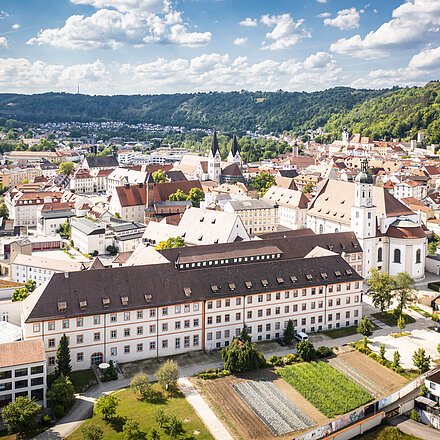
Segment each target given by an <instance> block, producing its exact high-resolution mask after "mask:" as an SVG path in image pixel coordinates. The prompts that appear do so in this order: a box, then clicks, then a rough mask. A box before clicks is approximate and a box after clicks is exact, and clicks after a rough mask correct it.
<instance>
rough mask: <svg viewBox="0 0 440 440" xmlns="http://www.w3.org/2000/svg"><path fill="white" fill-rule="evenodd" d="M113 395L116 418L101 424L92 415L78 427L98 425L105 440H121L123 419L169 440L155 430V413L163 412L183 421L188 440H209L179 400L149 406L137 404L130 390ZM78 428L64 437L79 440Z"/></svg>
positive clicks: (200, 422) (201, 424) (194, 415)
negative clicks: (137, 423) (118, 400)
mask: <svg viewBox="0 0 440 440" xmlns="http://www.w3.org/2000/svg"><path fill="white" fill-rule="evenodd" d="M115 395H116V396H117V397H118V398H119V399H120V403H119V406H118V409H117V417H116V419H114V420H113V421H112V422H111V423H106V422H104V421H103V420H102V419H101V418H100V417H99V416H96V415H94V416H93V417H92V418H91V419H88V420H87V421H85V422H84V423H83V424H82V425H81V427H83V426H86V425H90V424H93V425H98V426H100V427H101V428H102V429H103V431H104V439H105V440H116V439H121V440H123V439H124V434H123V432H122V427H123V425H124V420H125V419H126V418H132V419H134V420H137V421H138V422H139V427H140V429H141V430H142V431H143V432H145V433H149V432H151V430H152V429H153V428H155V429H156V430H157V431H158V432H159V433H160V438H161V440H169V439H171V437H170V436H169V435H167V434H166V433H165V432H164V430H163V429H161V428H159V425H158V424H157V422H156V420H155V415H156V412H157V411H158V410H163V411H164V412H165V413H166V414H169V415H175V416H177V417H178V418H180V419H181V420H183V422H184V423H183V428H184V430H185V434H187V435H188V437H186V438H188V439H190V438H194V439H197V440H212V438H213V437H212V436H211V434H210V433H209V431H208V429H207V428H206V427H205V425H204V424H203V422H202V421H201V420H200V419H199V417H198V416H197V414H196V413H195V412H194V410H193V408H192V406H191V405H190V404H189V403H188V402H187V401H186V400H185V398H184V397H183V396H179V397H170V398H168V399H166V400H165V401H163V402H161V403H149V402H143V401H141V400H138V398H137V396H136V395H135V394H134V393H133V392H132V391H131V390H130V389H124V390H121V391H117V392H116V393H115ZM81 427H80V428H78V429H77V430H76V431H75V432H74V433H73V434H71V435H70V436H69V437H67V438H68V439H69V440H83V436H82V434H81Z"/></svg>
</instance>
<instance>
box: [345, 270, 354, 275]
mask: <svg viewBox="0 0 440 440" xmlns="http://www.w3.org/2000/svg"><path fill="white" fill-rule="evenodd" d="M345 273H346V274H347V275H349V276H350V275H352V274H353V271H352V270H351V269H347V270H346V271H345Z"/></svg>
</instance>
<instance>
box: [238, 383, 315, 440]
mask: <svg viewBox="0 0 440 440" xmlns="http://www.w3.org/2000/svg"><path fill="white" fill-rule="evenodd" d="M233 388H234V389H235V391H237V393H238V394H239V395H240V397H241V398H242V399H243V400H244V401H245V402H246V403H247V404H248V405H249V406H250V407H251V408H252V410H253V411H254V412H255V414H257V416H258V417H259V418H260V419H261V420H262V421H263V422H264V423H265V424H266V425H267V426H268V427H269V429H270V430H271V431H272V432H273V433H274V434H275V435H283V434H287V433H289V432H292V431H299V430H303V429H306V428H309V427H311V426H313V425H314V421H313V420H311V419H310V418H309V417H307V415H306V414H304V413H303V412H302V411H301V410H300V409H299V408H298V407H297V406H296V405H294V404H293V403H292V402H291V401H290V400H289V399H288V398H287V397H286V396H285V395H284V394H283V393H282V392H281V391H280V390H279V389H278V388H277V387H276V386H275V385H274V384H273V383H271V382H268V381H255V380H249V381H243V382H239V383H236V384H233Z"/></svg>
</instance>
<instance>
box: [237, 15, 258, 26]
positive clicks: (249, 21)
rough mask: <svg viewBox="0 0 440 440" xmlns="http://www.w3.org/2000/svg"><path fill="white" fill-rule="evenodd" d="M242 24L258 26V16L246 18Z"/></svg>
mask: <svg viewBox="0 0 440 440" xmlns="http://www.w3.org/2000/svg"><path fill="white" fill-rule="evenodd" d="M239 24H241V25H242V26H246V27H256V26H258V23H257V19H256V18H249V17H247V18H245V19H244V20H242V21H240V23H239Z"/></svg>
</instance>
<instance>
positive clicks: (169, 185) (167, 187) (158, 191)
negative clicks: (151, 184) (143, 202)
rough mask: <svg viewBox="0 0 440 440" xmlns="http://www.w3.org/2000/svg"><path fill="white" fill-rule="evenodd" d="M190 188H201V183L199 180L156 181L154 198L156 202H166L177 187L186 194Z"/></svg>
mask: <svg viewBox="0 0 440 440" xmlns="http://www.w3.org/2000/svg"><path fill="white" fill-rule="evenodd" d="M191 188H200V189H202V185H201V184H200V181H199V180H185V181H182V182H166V183H158V184H157V185H156V186H155V188H154V200H155V201H156V202H159V201H160V202H166V201H167V200H168V198H169V196H170V195H171V194H173V193H175V192H176V191H177V190H178V189H180V190H182V191H183V192H184V193H185V194H188V193H189V191H190V190H191Z"/></svg>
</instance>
